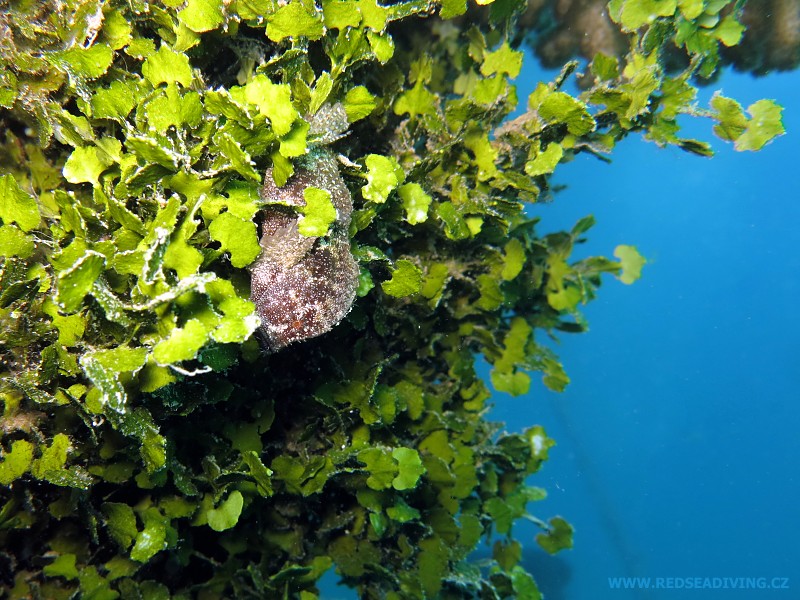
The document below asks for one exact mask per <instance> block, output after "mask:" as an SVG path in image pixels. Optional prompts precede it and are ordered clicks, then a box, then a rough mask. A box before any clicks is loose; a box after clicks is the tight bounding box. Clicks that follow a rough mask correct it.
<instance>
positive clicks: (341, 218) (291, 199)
mask: <svg viewBox="0 0 800 600" xmlns="http://www.w3.org/2000/svg"><path fill="white" fill-rule="evenodd" d="M307 188H316V189H319V190H324V191H326V192H328V193H329V194H330V200H331V203H332V204H333V206H334V208H335V209H336V219H335V221H333V223H332V224H331V226H330V228H329V229H328V232H327V235H324V236H320V237H309V236H307V235H303V234H302V233H301V232H300V229H299V227H298V222H299V221H300V219H302V218H303V216H302V214H301V212H302V210H303V208H304V207H305V206H306V201H305V197H304V191H305V190H306V189H307ZM261 197H262V199H263V200H265V201H266V202H267V203H268V204H269V205H268V206H267V207H266V208H265V209H264V211H263V212H262V221H261V239H260V244H261V254H260V255H259V257H258V259H257V260H256V262H255V263H254V265H253V267H252V268H251V275H250V277H251V280H250V289H251V291H250V299H251V300H252V301H253V303H254V304H255V305H256V308H257V311H258V316H259V317H260V318H261V334H262V340H263V342H264V345H265V346H266V349H267V351H268V352H277V351H279V350H281V349H282V348H285V347H286V346H288V345H289V344H292V343H294V342H300V341H303V340H307V339H309V338H313V337H316V336H319V335H322V334H323V333H327V332H328V331H330V330H331V329H333V328H334V327H335V326H336V325H337V324H338V323H339V322H340V321H341V320H342V319H343V318H344V317H345V316H346V315H347V313H348V312H350V309H351V308H352V306H353V302H354V301H355V297H356V288H357V287H358V273H359V269H358V263H357V262H356V260H355V258H353V254H352V252H351V249H350V238H349V237H348V229H349V227H350V215H351V213H352V212H353V199H352V197H351V196H350V191H349V190H348V189H347V186H346V185H345V184H344V181H343V180H342V177H341V175H340V173H339V167H338V165H337V162H336V158H335V157H334V155H333V154H332V153H331V152H329V151H328V150H326V149H324V148H315V149H314V150H312V152H310V153H309V154H308V155H307V156H306V157H305V158H304V159H302V161H301V162H300V163H299V164H298V165H296V168H295V173H294V175H293V176H292V177H290V178H289V180H288V181H287V182H286V183H285V185H283V186H282V187H278V186H277V185H275V181H274V179H273V177H272V168H269V169H267V172H266V175H265V177H264V186H263V188H262V189H261Z"/></svg>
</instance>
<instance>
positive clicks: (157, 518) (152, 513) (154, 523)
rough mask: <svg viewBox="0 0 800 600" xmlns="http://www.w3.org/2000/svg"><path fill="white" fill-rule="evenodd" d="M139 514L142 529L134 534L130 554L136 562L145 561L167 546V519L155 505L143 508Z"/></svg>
mask: <svg viewBox="0 0 800 600" xmlns="http://www.w3.org/2000/svg"><path fill="white" fill-rule="evenodd" d="M139 516H140V517H141V518H142V522H143V523H144V529H142V531H140V532H139V533H138V534H137V535H136V543H135V544H134V545H133V548H132V549H131V554H130V556H131V558H132V559H133V560H135V561H137V562H142V563H145V562H147V561H149V560H150V559H151V558H153V557H154V556H155V555H156V554H158V553H159V552H161V551H162V550H163V549H164V548H166V547H167V525H168V524H169V521H168V520H167V519H166V518H165V517H164V515H162V514H161V512H160V511H159V510H158V509H157V508H155V507H150V508H147V509H145V510H144V511H143V512H142V513H140V515H139Z"/></svg>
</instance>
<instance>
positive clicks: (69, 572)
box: [42, 554, 78, 580]
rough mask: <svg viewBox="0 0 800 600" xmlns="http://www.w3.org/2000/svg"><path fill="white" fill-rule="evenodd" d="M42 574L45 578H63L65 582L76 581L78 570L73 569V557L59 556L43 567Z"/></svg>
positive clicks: (72, 555) (71, 555)
mask: <svg viewBox="0 0 800 600" xmlns="http://www.w3.org/2000/svg"><path fill="white" fill-rule="evenodd" d="M42 572H43V573H44V574H45V576H47V577H63V578H64V579H67V580H72V579H77V578H78V569H77V568H76V567H75V555H74V554H61V555H59V556H58V557H56V559H55V560H54V561H53V562H51V563H50V564H49V565H45V566H44V568H43V569H42Z"/></svg>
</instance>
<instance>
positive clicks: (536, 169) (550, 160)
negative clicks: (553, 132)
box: [525, 142, 564, 177]
mask: <svg viewBox="0 0 800 600" xmlns="http://www.w3.org/2000/svg"><path fill="white" fill-rule="evenodd" d="M563 156H564V149H563V148H562V147H561V145H560V144H556V143H555V142H551V143H550V145H548V146H547V149H546V150H544V151H540V152H539V153H538V154H537V155H536V157H535V158H534V159H533V160H529V161H528V162H526V163H525V173H527V174H528V175H530V176H531V177H536V176H537V175H547V174H549V173H552V172H553V171H555V168H556V166H557V165H558V163H559V161H560V160H561V158H562V157H563Z"/></svg>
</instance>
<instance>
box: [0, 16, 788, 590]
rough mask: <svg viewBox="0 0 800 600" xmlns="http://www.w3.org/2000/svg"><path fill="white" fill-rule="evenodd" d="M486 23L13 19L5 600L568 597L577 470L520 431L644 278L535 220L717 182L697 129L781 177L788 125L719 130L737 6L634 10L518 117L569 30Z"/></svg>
mask: <svg viewBox="0 0 800 600" xmlns="http://www.w3.org/2000/svg"><path fill="white" fill-rule="evenodd" d="M467 2H468V0H444V1H442V2H435V1H427V0H426V1H422V0H409V1H399V2H394V3H387V4H385V5H383V4H379V3H378V2H376V0H322V1H321V2H318V3H314V2H310V1H306V0H292V1H290V2H275V1H274V0H225V1H223V0H163V1H161V2H152V3H151V2H142V1H140V0H128V1H125V2H122V1H118V0H110V1H102V0H66V1H63V2H54V1H52V2H50V1H45V2H25V1H23V2H17V3H13V4H4V5H3V7H2V11H1V12H0V125H2V127H0V134H1V135H2V139H0V220H2V225H0V257H2V267H1V270H0V372H2V383H0V398H2V410H3V414H2V421H1V424H2V428H1V430H0V435H1V436H2V437H0V589H2V590H3V593H4V594H5V596H7V597H10V598H37V599H38V598H47V599H51V598H53V599H58V598H72V597H80V598H87V599H88V598H92V599H114V598H122V599H128V598H131V599H133V598H135V599H148V600H149V599H161V598H245V599H246V598H297V599H301V600H311V599H313V598H317V597H318V596H319V590H318V588H317V585H316V583H317V581H318V580H319V578H320V577H321V576H322V575H323V574H324V573H325V572H327V571H329V570H330V569H332V568H333V569H335V571H336V573H337V574H338V575H339V576H340V577H341V579H342V581H343V582H344V583H345V584H346V585H348V586H350V587H352V588H355V589H356V590H357V591H358V593H359V594H360V596H361V597H363V598H376V599H377V598H381V599H383V598H386V599H389V600H392V599H406V598H408V599H412V598H444V599H450V598H482V599H483V598H486V599H497V598H526V599H527V598H530V599H535V598H539V597H540V594H539V591H538V589H537V586H536V583H535V575H536V574H535V573H528V572H527V571H526V570H525V569H523V568H522V567H521V566H520V564H519V562H520V557H521V552H522V543H521V542H520V541H519V540H517V539H515V538H514V523H515V522H516V521H517V520H519V519H528V520H533V521H534V522H536V523H537V524H538V525H539V526H540V527H541V530H542V531H541V533H540V534H539V535H538V536H537V540H536V541H537V542H538V543H539V545H540V546H541V547H542V548H544V550H546V551H548V552H558V551H559V550H562V549H565V548H569V547H571V545H572V528H571V527H570V525H569V523H568V521H567V520H565V519H564V518H563V517H561V516H548V515H541V516H540V515H534V514H532V512H531V508H530V507H531V506H535V504H532V503H533V502H535V501H536V500H540V499H542V498H544V497H545V494H546V492H545V490H543V489H541V488H539V487H536V486H533V485H531V484H530V482H531V481H535V478H533V479H531V478H530V477H529V476H531V475H533V474H535V473H536V472H537V470H538V469H539V468H540V467H541V465H542V463H543V462H544V461H545V460H546V459H547V455H548V451H549V449H550V448H551V447H552V446H553V444H554V443H555V442H554V441H553V440H551V439H550V438H548V437H547V434H546V432H545V431H544V430H543V428H541V427H539V426H536V425H533V424H532V425H531V426H530V427H529V428H527V429H526V430H524V431H522V432H519V433H504V432H502V427H501V425H500V424H497V423H492V422H490V421H488V420H487V419H486V418H485V413H486V410H487V401H488V400H489V399H490V398H491V397H492V395H493V393H494V392H505V393H509V394H514V395H519V394H524V393H526V392H527V391H528V389H529V386H530V382H531V376H532V375H533V374H535V373H536V374H538V375H539V376H541V377H542V378H543V381H544V383H545V385H546V386H547V387H548V388H550V389H552V390H556V391H558V390H563V389H564V387H565V386H566V385H567V384H568V383H569V379H568V377H567V375H566V373H565V372H564V369H563V367H562V365H561V364H560V363H559V360H558V357H557V356H556V355H555V354H554V353H553V352H552V351H551V350H550V349H548V348H547V347H546V346H545V345H543V344H542V343H541V340H542V338H543V337H544V336H556V335H558V334H559V333H579V332H581V331H584V330H585V328H586V324H585V322H584V320H583V319H582V317H581V314H580V308H581V306H582V305H583V304H585V303H586V302H588V301H590V300H592V299H593V298H594V297H595V295H596V293H597V290H598V287H599V286H600V284H601V280H602V277H603V275H604V274H608V275H612V276H615V277H617V278H618V279H619V280H621V281H622V282H623V283H632V282H633V281H635V280H636V279H637V278H638V277H639V274H640V271H641V269H642V267H643V265H644V264H645V260H644V258H643V257H641V256H640V255H639V253H638V252H637V251H636V249H635V248H634V247H633V246H627V245H620V246H618V247H617V248H616V250H615V252H614V257H615V259H616V260H615V259H611V258H606V257H591V258H586V259H582V260H574V259H572V258H571V253H572V250H573V248H574V247H575V245H576V244H580V243H581V242H582V241H583V240H584V239H585V235H586V233H587V231H589V229H590V228H591V226H592V224H593V219H592V218H591V217H586V218H584V219H581V220H580V221H579V222H578V223H576V224H575V226H574V227H573V228H572V229H571V230H570V231H563V232H557V233H551V234H547V235H542V234H540V233H539V223H538V220H537V219H535V218H532V217H531V216H530V213H531V208H533V209H535V204H536V203H537V202H542V201H546V200H549V199H550V198H551V197H552V192H551V190H550V189H549V185H548V181H549V178H550V176H551V175H552V173H553V172H554V170H555V169H556V168H557V167H558V165H559V164H560V163H562V162H565V161H568V160H570V159H571V158H573V157H574V156H575V155H577V154H579V153H589V154H592V155H595V156H597V157H599V158H605V157H606V156H607V155H608V154H609V153H611V151H612V150H613V149H614V146H615V145H616V144H617V143H619V142H621V141H622V140H623V139H624V138H625V137H627V136H628V135H629V134H632V133H636V134H640V135H643V136H644V137H645V138H646V139H648V140H651V141H653V142H655V143H657V144H659V145H662V146H666V145H673V146H678V147H680V148H682V149H684V150H686V151H688V152H690V153H693V154H697V155H699V156H709V155H711V149H710V146H709V144H708V143H707V142H704V141H702V140H694V139H687V138H683V137H681V132H680V127H679V123H678V119H679V118H680V117H683V116H694V117H705V118H710V119H712V120H713V121H714V122H715V129H714V131H715V133H716V134H717V135H718V136H719V137H721V138H722V139H724V140H728V141H730V142H732V143H733V144H734V145H735V147H736V148H737V149H739V150H758V149H759V148H761V147H762V146H763V145H764V144H766V143H767V142H768V141H769V140H770V139H772V138H773V137H775V136H776V135H780V134H781V133H782V132H783V127H782V125H781V119H780V117H781V108H780V107H779V106H778V105H777V104H775V103H774V102H773V101H771V100H761V101H758V102H756V103H754V104H752V105H751V106H749V107H747V108H746V109H744V108H743V107H742V106H740V104H739V103H738V102H736V100H734V99H731V98H726V97H724V96H722V95H719V94H718V95H716V96H714V98H713V100H712V101H711V105H710V106H709V107H708V108H702V107H698V106H697V105H696V103H695V94H696V87H695V86H696V84H698V82H703V81H706V80H708V79H709V78H711V77H713V75H714V73H715V71H716V69H717V68H718V67H719V65H720V56H723V55H724V53H725V52H727V50H726V49H728V48H732V47H735V46H736V44H737V43H739V42H740V41H741V39H742V36H743V35H744V33H745V28H744V26H743V25H742V22H743V20H744V14H745V13H743V12H742V7H741V6H739V4H738V3H732V2H726V1H724V0H681V1H678V0H612V2H611V3H610V4H609V6H608V15H609V16H610V21H609V23H611V24H613V26H614V27H615V28H617V29H618V31H619V33H615V36H617V37H616V38H615V39H618V40H621V41H620V42H619V43H620V44H622V45H621V46H618V47H617V48H616V50H615V51H614V52H608V53H602V52H600V53H596V54H594V55H593V56H591V60H590V62H589V64H588V66H587V71H586V73H587V74H586V75H584V78H583V79H584V81H583V84H582V85H583V91H582V92H580V94H578V95H573V94H570V93H568V92H567V91H565V86H564V83H565V81H566V80H567V79H568V78H569V77H572V76H573V73H574V72H576V69H577V68H578V66H579V65H578V63H576V62H568V63H567V64H565V65H564V68H563V70H562V72H561V74H560V76H559V77H557V78H556V80H554V81H551V82H541V83H539V84H538V86H537V87H536V88H535V90H534V91H533V93H532V94H531V95H530V96H529V97H528V98H527V99H526V101H525V106H526V110H525V111H524V113H523V114H522V115H520V116H518V117H516V118H514V119H513V120H509V119H508V116H509V115H510V114H511V113H512V112H513V111H514V110H515V109H516V107H517V103H518V98H517V94H516V88H515V86H514V83H513V81H514V79H515V78H516V77H517V76H518V75H519V73H520V70H521V68H522V62H523V52H522V51H521V50H520V49H519V46H520V44H521V43H522V40H523V39H524V38H525V35H526V32H528V31H529V30H533V29H536V28H537V27H538V26H539V25H541V23H539V22H538V18H537V17H536V15H535V14H533V15H532V14H530V13H529V14H528V15H527V16H526V15H525V14H524V12H525V10H526V3H525V2H524V1H519V0H494V2H492V1H491V0H481V1H479V2H478V3H477V4H474V5H473V4H470V5H468V3H467ZM469 2H470V3H471V2H472V0H469ZM676 57H677V58H676ZM609 168H613V167H609ZM623 176H624V174H620V177H623ZM478 360H486V361H487V362H488V363H489V364H490V365H491V376H490V381H489V382H485V381H483V380H481V379H480V378H479V377H478V376H477V375H476V371H475V364H476V361H478ZM490 386H491V388H490ZM482 543H489V544H491V547H492V553H491V558H490V559H488V560H487V561H483V562H481V563H480V564H476V563H474V562H472V561H471V560H470V555H471V553H472V552H473V550H474V549H475V548H476V547H478V545H479V544H482Z"/></svg>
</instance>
